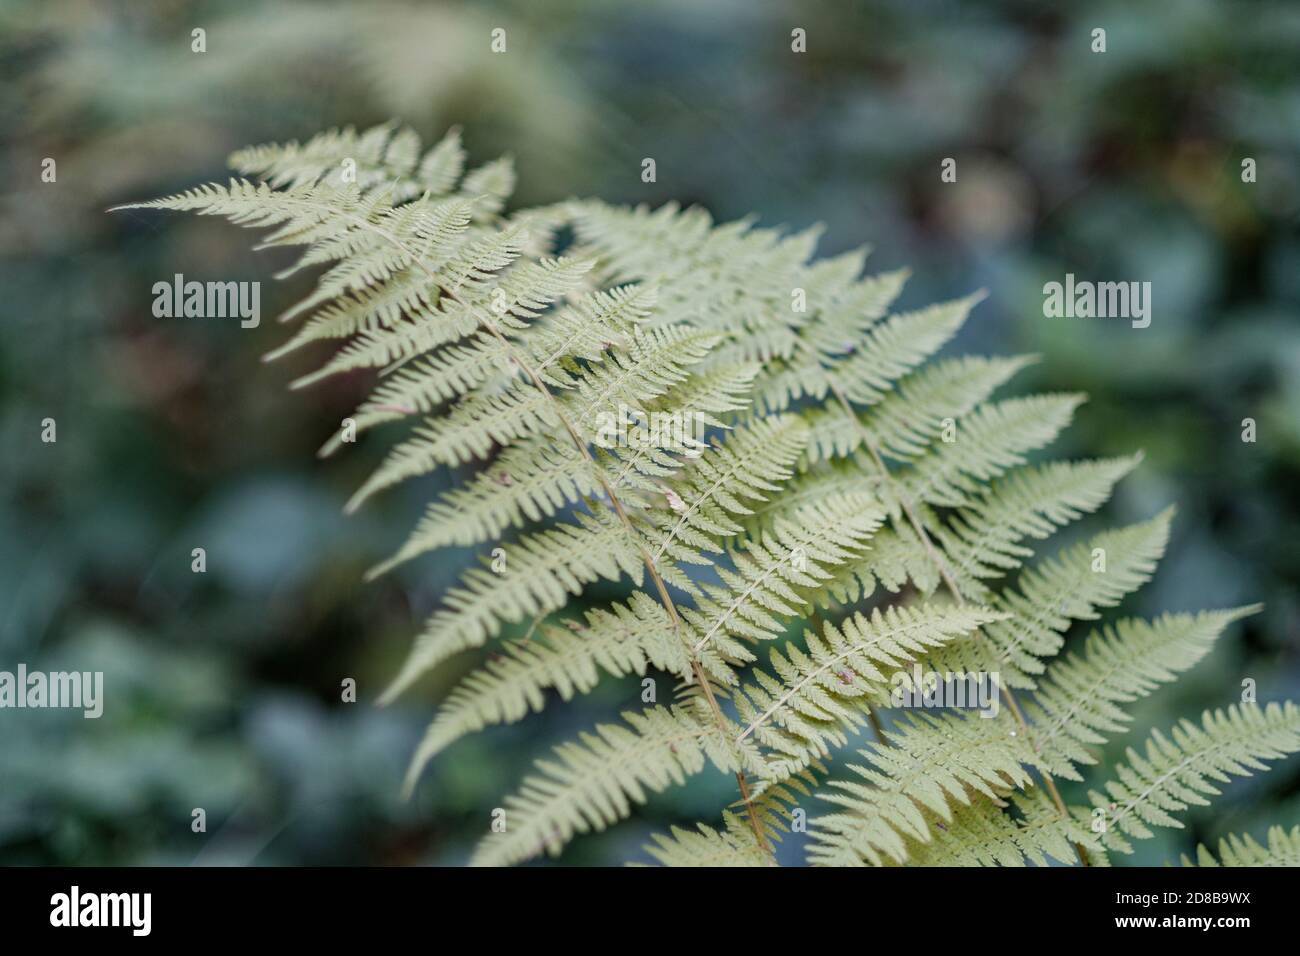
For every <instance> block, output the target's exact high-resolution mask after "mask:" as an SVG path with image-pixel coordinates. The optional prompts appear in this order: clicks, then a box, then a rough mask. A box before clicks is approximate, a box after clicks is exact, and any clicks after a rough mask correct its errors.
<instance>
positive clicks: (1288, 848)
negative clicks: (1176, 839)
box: [1183, 826, 1300, 866]
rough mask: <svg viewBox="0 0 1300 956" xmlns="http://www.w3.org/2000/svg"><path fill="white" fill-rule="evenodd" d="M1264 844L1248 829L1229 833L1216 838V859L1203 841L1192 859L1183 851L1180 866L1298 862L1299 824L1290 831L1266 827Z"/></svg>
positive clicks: (1285, 863) (1265, 864) (1296, 863)
mask: <svg viewBox="0 0 1300 956" xmlns="http://www.w3.org/2000/svg"><path fill="white" fill-rule="evenodd" d="M1267 839H1268V846H1267V847H1265V846H1262V845H1261V844H1260V843H1259V841H1257V840H1256V839H1255V838H1254V837H1252V836H1251V835H1250V834H1249V833H1247V834H1245V835H1242V836H1238V835H1237V834H1235V833H1234V834H1232V835H1230V836H1228V837H1225V838H1224V839H1222V840H1220V841H1219V859H1217V860H1216V859H1215V858H1214V854H1212V853H1211V852H1210V851H1209V849H1207V848H1206V847H1205V845H1204V844H1202V845H1200V846H1198V847H1197V848H1196V862H1195V863H1193V862H1192V861H1191V860H1190V859H1188V857H1187V856H1186V855H1185V854H1184V856H1183V865H1184V866H1300V826H1295V827H1292V828H1291V830H1290V832H1288V831H1286V830H1284V829H1283V828H1282V827H1269V828H1268V837H1267Z"/></svg>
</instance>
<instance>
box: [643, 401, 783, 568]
mask: <svg viewBox="0 0 1300 956" xmlns="http://www.w3.org/2000/svg"><path fill="white" fill-rule="evenodd" d="M807 440H808V429H807V427H806V426H805V425H804V423H803V420H802V419H801V418H799V417H798V416H797V415H786V416H778V417H775V418H765V419H758V420H757V421H754V422H752V423H750V424H748V425H745V426H742V427H741V428H739V429H737V430H736V431H734V432H733V433H732V434H731V435H730V436H729V437H728V438H727V440H726V441H724V442H722V443H720V444H718V445H716V446H714V447H713V448H711V449H709V450H708V451H706V452H704V453H703V454H702V455H701V456H700V458H699V460H698V461H696V462H694V463H693V464H692V466H691V467H690V468H689V469H687V470H686V471H685V472H683V473H682V474H681V475H680V476H679V477H678V478H676V479H674V480H671V481H669V482H668V483H667V484H668V487H669V488H670V489H671V490H672V493H673V501H674V506H673V509H672V512H671V513H670V514H669V515H666V516H664V517H662V518H660V519H659V521H658V523H659V526H660V534H659V535H658V538H659V541H658V547H657V549H656V551H655V555H656V557H658V556H662V555H663V554H665V553H675V552H677V551H678V550H680V545H685V546H686V547H687V548H689V549H694V550H699V551H713V552H717V551H720V550H721V547H720V546H719V544H718V540H719V539H723V538H729V537H732V536H734V535H737V534H739V533H740V532H741V531H743V530H744V529H743V527H742V526H741V525H740V524H738V523H737V521H736V519H735V517H733V516H743V515H748V514H751V513H752V512H751V510H750V509H751V506H752V505H753V504H755V503H757V502H762V501H766V500H767V498H768V496H769V495H770V494H771V493H772V492H775V491H778V490H780V488H781V484H782V483H783V482H784V481H786V480H787V479H788V478H790V476H791V474H792V472H791V468H792V466H793V465H794V463H795V460H796V459H797V458H798V457H799V455H800V454H801V453H802V452H803V449H804V444H805V442H807Z"/></svg>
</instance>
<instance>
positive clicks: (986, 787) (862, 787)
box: [808, 712, 1035, 866]
mask: <svg viewBox="0 0 1300 956" xmlns="http://www.w3.org/2000/svg"><path fill="white" fill-rule="evenodd" d="M1004 717H1005V712H1004V713H1003V715H1001V716H999V717H996V718H991V719H985V718H983V717H981V716H979V715H978V714H974V713H969V712H955V713H947V714H944V715H943V716H941V717H933V716H930V715H928V714H921V713H913V714H910V715H909V716H908V717H905V718H904V719H903V720H902V721H900V722H899V725H898V726H897V727H896V728H895V729H894V730H893V731H891V732H887V733H886V737H887V739H888V740H889V743H890V744H892V746H885V745H873V746H871V747H870V748H869V749H867V750H863V751H860V754H861V756H862V757H864V758H865V759H866V760H867V761H868V763H867V764H865V765H850V766H849V767H848V769H849V770H851V771H853V773H854V774H855V775H856V779H853V780H832V781H831V787H832V788H833V789H832V791H831V792H829V793H825V794H823V795H822V796H823V799H825V800H828V801H830V802H831V803H835V804H837V805H839V806H840V807H841V808H842V809H841V810H840V811H839V812H837V813H834V814H830V815H828V816H824V817H821V818H819V819H817V820H815V821H813V823H814V827H813V829H812V837H813V843H812V846H811V847H810V848H809V853H808V856H809V860H810V861H811V862H812V863H814V864H815V865H820V866H845V865H848V866H860V865H862V864H863V863H868V864H871V865H880V864H881V863H882V862H884V860H885V858H890V859H893V860H895V861H898V862H901V861H903V860H904V859H906V854H907V842H906V840H907V838H911V839H913V840H918V841H921V842H928V841H929V839H930V832H931V830H930V823H929V821H928V820H927V819H926V816H925V812H926V811H929V812H930V813H932V814H935V815H936V816H937V817H938V818H939V820H941V821H942V822H943V823H944V824H948V823H949V822H950V821H951V820H952V815H953V810H952V806H953V805H954V804H956V805H962V806H964V805H968V804H970V802H971V800H972V798H973V796H974V795H975V794H982V795H984V796H985V797H988V798H992V799H996V798H997V792H998V791H1002V790H1005V789H1006V788H1008V787H1023V786H1027V785H1028V784H1029V782H1030V778H1029V774H1028V773H1027V771H1026V770H1025V767H1026V766H1027V765H1029V766H1032V765H1033V764H1034V762H1035V760H1034V754H1033V752H1032V750H1031V749H1030V747H1029V745H1028V742H1027V741H1026V740H1025V739H1024V738H1023V737H1020V736H1017V735H1016V732H1015V724H1014V723H1012V722H1010V721H1008V720H1005V719H1003V718H1004Z"/></svg>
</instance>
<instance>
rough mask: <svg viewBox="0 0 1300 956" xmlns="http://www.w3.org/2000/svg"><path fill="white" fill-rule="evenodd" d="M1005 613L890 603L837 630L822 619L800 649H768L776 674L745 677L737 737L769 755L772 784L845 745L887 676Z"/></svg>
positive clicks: (882, 698) (881, 697)
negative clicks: (748, 679)
mask: <svg viewBox="0 0 1300 956" xmlns="http://www.w3.org/2000/svg"><path fill="white" fill-rule="evenodd" d="M1007 616H1008V615H1005V614H998V613H996V612H994V611H990V610H988V609H987V608H980V607H975V606H973V605H964V606H954V607H942V606H939V607H936V606H932V605H923V606H921V607H918V608H909V607H906V606H897V605H896V606H893V607H890V608H888V609H887V610H886V611H884V612H882V611H881V610H880V609H879V608H877V609H875V610H874V611H872V613H871V615H870V616H867V615H864V614H861V613H859V614H855V615H854V616H853V617H851V618H849V619H848V620H846V621H844V622H843V624H841V625H840V626H839V627H836V626H834V625H832V624H830V623H829V622H828V623H827V624H826V625H825V626H824V627H823V630H822V634H821V635H820V636H819V635H817V634H816V633H813V632H811V631H809V632H807V634H806V637H807V643H808V650H807V652H804V651H801V650H800V649H799V648H797V647H795V646H793V645H791V646H788V647H787V649H786V651H785V653H782V651H781V650H780V649H778V648H773V649H772V652H771V655H770V658H771V665H772V670H773V671H774V672H775V676H773V675H771V674H768V673H766V672H764V671H762V670H758V669H756V670H754V671H753V672H752V676H753V680H752V682H750V683H746V684H745V685H743V686H742V688H741V690H740V693H739V694H737V695H736V704H737V710H738V713H739V716H740V719H741V721H742V722H744V723H745V724H746V727H745V729H744V731H743V732H742V733H741V738H740V739H741V740H744V739H746V738H747V737H750V736H751V735H752V736H753V737H754V739H755V740H756V741H757V742H758V743H760V744H761V745H762V746H763V747H765V748H767V749H769V750H773V751H775V752H776V753H775V755H774V756H772V757H771V758H769V761H768V762H769V765H770V766H771V767H772V768H773V770H774V771H775V772H776V774H777V778H776V779H784V778H785V777H787V776H788V775H789V774H790V773H791V772H792V771H795V770H799V769H802V768H803V767H805V766H807V765H808V764H809V763H810V762H811V761H812V760H814V759H816V758H817V757H822V756H827V755H828V754H829V753H830V748H831V747H832V746H836V747H838V746H843V745H844V744H846V743H847V742H848V734H849V733H852V732H855V731H858V730H861V729H862V727H863V726H864V725H865V723H866V720H867V716H866V709H867V707H868V706H869V705H870V704H872V703H875V704H880V703H888V700H889V691H890V689H891V687H892V686H893V685H894V683H895V680H894V675H896V674H898V673H899V672H900V671H903V670H905V668H906V666H907V665H908V664H910V663H911V662H913V661H916V660H919V659H920V658H921V657H923V656H924V654H925V653H926V652H927V651H929V650H931V649H933V648H935V647H938V646H941V645H943V644H945V643H947V642H948V641H950V640H953V639H954V638H956V637H960V636H963V635H967V634H970V633H971V632H972V631H974V630H975V629H976V628H978V627H980V626H982V625H985V624H988V623H990V622H992V621H996V620H999V619H1000V618H1004V617H1007Z"/></svg>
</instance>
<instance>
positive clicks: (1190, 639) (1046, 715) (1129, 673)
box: [1027, 605, 1261, 780]
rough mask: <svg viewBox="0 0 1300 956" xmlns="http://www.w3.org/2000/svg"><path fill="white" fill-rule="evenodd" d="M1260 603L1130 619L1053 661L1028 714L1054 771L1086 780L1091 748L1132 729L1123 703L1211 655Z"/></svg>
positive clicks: (1135, 698)
mask: <svg viewBox="0 0 1300 956" xmlns="http://www.w3.org/2000/svg"><path fill="white" fill-rule="evenodd" d="M1260 609H1261V608H1260V605H1254V606H1251V607H1241V608H1235V609H1233V610H1230V611H1208V612H1202V613H1200V614H1165V615H1162V616H1161V617H1159V618H1157V619H1156V620H1155V621H1151V622H1147V621H1142V620H1132V619H1128V620H1123V621H1119V622H1117V623H1116V624H1115V625H1113V626H1112V627H1107V628H1104V629H1103V630H1101V631H1096V632H1093V633H1092V634H1090V635H1089V636H1088V639H1087V640H1086V641H1085V642H1084V645H1083V648H1082V651H1081V652H1080V653H1078V654H1068V655H1066V656H1065V657H1063V658H1060V659H1059V660H1056V661H1053V662H1052V664H1051V666H1050V667H1048V669H1047V675H1046V677H1045V678H1044V680H1043V681H1042V682H1041V683H1040V685H1039V690H1038V694H1037V696H1036V698H1035V700H1034V702H1033V703H1032V704H1031V705H1030V706H1029V707H1028V709H1027V711H1028V712H1027V716H1028V717H1029V718H1030V720H1031V721H1032V722H1033V724H1034V728H1033V737H1034V745H1035V746H1036V747H1037V748H1038V750H1039V753H1040V754H1041V755H1042V757H1043V759H1044V761H1045V762H1046V763H1047V764H1048V769H1049V770H1050V771H1051V773H1052V774H1053V775H1055V776H1058V777H1065V778H1067V779H1075V780H1079V779H1082V778H1081V777H1080V776H1079V774H1078V772H1077V771H1076V770H1075V769H1074V765H1075V764H1092V763H1096V759H1095V758H1094V757H1093V756H1092V755H1091V753H1090V752H1089V749H1088V748H1089V747H1094V746H1096V745H1099V744H1103V743H1105V742H1106V740H1107V737H1106V736H1105V735H1106V734H1108V733H1116V732H1119V731H1122V730H1124V729H1125V728H1126V726H1127V725H1128V723H1129V721H1130V719H1131V718H1130V717H1129V715H1128V713H1127V712H1126V711H1125V709H1124V708H1123V707H1122V706H1120V705H1121V704H1126V703H1131V702H1132V701H1135V700H1138V699H1139V698H1141V697H1145V696H1146V695H1147V694H1149V693H1150V692H1151V691H1152V690H1153V689H1154V688H1155V687H1157V686H1158V685H1159V684H1162V683H1166V682H1168V681H1171V680H1173V679H1174V678H1176V677H1177V676H1178V674H1179V673H1181V672H1182V671H1185V670H1187V669H1189V668H1191V667H1192V666H1193V665H1194V664H1196V663H1197V662H1198V661H1199V660H1201V659H1202V658H1203V657H1204V656H1205V655H1206V654H1208V653H1209V652H1210V650H1211V648H1212V647H1213V645H1214V642H1215V641H1216V640H1217V639H1218V637H1219V635H1220V634H1222V633H1223V630H1224V629H1225V628H1226V627H1227V626H1228V625H1229V624H1231V623H1232V622H1233V621H1237V620H1240V619H1241V618H1243V617H1246V616H1247V615H1249V614H1255V613H1257V612H1258V611H1259V610H1260Z"/></svg>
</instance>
